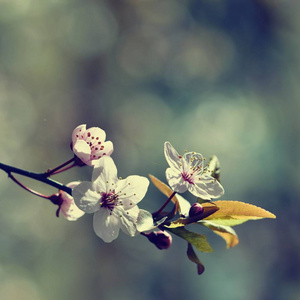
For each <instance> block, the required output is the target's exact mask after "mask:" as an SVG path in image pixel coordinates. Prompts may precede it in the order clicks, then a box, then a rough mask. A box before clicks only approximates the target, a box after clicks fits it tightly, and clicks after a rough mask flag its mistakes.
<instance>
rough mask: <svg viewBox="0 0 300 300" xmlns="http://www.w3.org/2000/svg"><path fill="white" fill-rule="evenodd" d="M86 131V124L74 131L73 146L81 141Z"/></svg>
mask: <svg viewBox="0 0 300 300" xmlns="http://www.w3.org/2000/svg"><path fill="white" fill-rule="evenodd" d="M85 130H86V124H82V125H79V126H77V127H76V128H75V129H74V130H73V133H72V142H73V144H74V143H75V142H76V141H77V140H78V139H81V138H82V137H81V136H82V135H83V133H84V132H85Z"/></svg>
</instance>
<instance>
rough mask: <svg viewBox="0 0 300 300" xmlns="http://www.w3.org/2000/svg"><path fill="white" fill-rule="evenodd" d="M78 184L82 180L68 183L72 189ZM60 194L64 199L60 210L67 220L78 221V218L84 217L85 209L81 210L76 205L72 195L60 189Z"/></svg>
mask: <svg viewBox="0 0 300 300" xmlns="http://www.w3.org/2000/svg"><path fill="white" fill-rule="evenodd" d="M78 184H80V181H73V182H70V183H68V184H67V186H68V187H69V188H71V189H72V188H74V187H75V186H77V185H78ZM59 195H60V198H61V201H62V203H61V205H60V211H61V212H62V214H63V215H64V217H65V218H66V219H67V220H69V221H76V220H77V219H78V218H80V217H82V216H83V215H84V214H85V212H84V211H82V210H80V209H79V208H78V207H77V206H76V204H75V202H74V199H73V197H72V196H71V195H69V194H68V193H66V192H64V191H60V193H59Z"/></svg>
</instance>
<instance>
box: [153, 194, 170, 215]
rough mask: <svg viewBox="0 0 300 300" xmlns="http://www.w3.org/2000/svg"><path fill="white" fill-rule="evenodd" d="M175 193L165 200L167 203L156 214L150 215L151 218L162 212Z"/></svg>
mask: <svg viewBox="0 0 300 300" xmlns="http://www.w3.org/2000/svg"><path fill="white" fill-rule="evenodd" d="M175 194H176V192H173V193H172V195H171V196H170V197H169V198H168V199H167V201H166V202H165V203H164V204H163V206H162V207H161V208H160V209H159V210H158V211H156V212H154V213H153V214H152V216H153V217H154V218H155V217H156V216H158V215H159V214H160V213H161V212H162V210H163V209H164V208H165V207H166V206H167V205H168V204H169V202H170V201H171V200H172V198H173V197H174V196H175Z"/></svg>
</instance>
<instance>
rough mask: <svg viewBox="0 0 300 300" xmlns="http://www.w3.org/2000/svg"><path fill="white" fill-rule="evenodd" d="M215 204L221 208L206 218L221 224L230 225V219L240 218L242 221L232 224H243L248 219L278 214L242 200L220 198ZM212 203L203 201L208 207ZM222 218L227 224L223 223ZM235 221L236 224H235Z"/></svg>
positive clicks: (272, 217)
mask: <svg viewBox="0 0 300 300" xmlns="http://www.w3.org/2000/svg"><path fill="white" fill-rule="evenodd" d="M214 204H215V205H216V206H217V207H218V208H219V210H218V211H216V212H215V213H214V214H212V215H210V216H208V217H207V218H205V220H211V221H213V222H215V221H216V223H218V224H221V225H229V224H230V223H231V222H230V221H228V220H240V221H241V222H232V224H231V226H233V225H238V224H241V223H243V222H245V221H248V220H258V219H263V218H271V219H275V218H276V216H275V215H274V214H272V213H271V212H269V211H267V210H265V209H263V208H261V207H258V206H255V205H252V204H248V203H244V202H240V201H228V200H218V201H214ZM209 205H211V204H209V203H203V204H202V206H203V207H206V206H209ZM222 220H224V221H225V224H222ZM242 220H243V221H242ZM233 223H235V224H233Z"/></svg>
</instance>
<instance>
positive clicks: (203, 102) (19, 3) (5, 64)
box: [0, 0, 300, 300]
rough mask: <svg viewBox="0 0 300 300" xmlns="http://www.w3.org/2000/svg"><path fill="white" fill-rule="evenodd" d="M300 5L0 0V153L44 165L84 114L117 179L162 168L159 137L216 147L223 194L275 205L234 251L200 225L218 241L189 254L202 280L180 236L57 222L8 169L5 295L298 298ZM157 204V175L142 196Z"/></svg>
mask: <svg viewBox="0 0 300 300" xmlns="http://www.w3.org/2000/svg"><path fill="white" fill-rule="evenodd" d="M299 12H300V4H299V2H298V1H296V0H294V1H293V0H280V1H268V0H245V1H240V0H123V1H121V0H119V1H117V0H111V1H108V0H107V1H100V0H98V1H97V0H94V1H93V0H86V1H80V0H44V1H40V0H0V65H1V69H0V107H1V110H0V126H1V147H0V157H1V162H3V163H6V164H12V165H14V166H16V167H20V168H24V169H27V170H32V171H36V172H42V171H45V170H47V169H48V168H52V167H55V166H57V165H59V164H60V163H62V162H64V161H66V160H68V159H70V158H71V157H72V152H71V150H70V148H69V144H70V137H71V133H72V131H73V129H74V128H75V127H76V126H77V125H79V124H87V126H88V127H91V126H99V127H101V128H103V129H104V130H106V132H107V139H108V140H111V141H113V142H114V146H115V152H114V154H113V158H114V160H115V162H116V164H117V166H118V172H119V175H120V176H122V177H126V176H128V175H132V174H139V175H144V176H147V175H148V174H150V173H151V174H153V175H155V176H156V177H158V178H160V179H161V180H165V175H164V172H165V169H166V167H167V163H166V161H165V158H164V155H163V143H164V141H167V140H168V141H170V142H171V143H172V144H173V145H174V147H175V148H176V149H177V150H178V151H179V152H182V151H184V150H195V151H198V152H201V153H202V154H203V155H204V156H206V157H209V156H210V155H212V154H216V155H217V156H218V157H219V159H220V161H221V168H222V169H221V172H222V174H221V179H222V183H223V186H224V188H225V195H224V197H222V199H224V200H240V201H244V202H249V203H252V204H255V205H258V206H261V207H264V208H265V209H267V210H269V211H271V212H273V213H275V214H276V215H277V219H276V220H261V221H256V222H253V221H250V222H247V223H245V224H243V225H241V226H238V227H235V229H236V231H237V233H238V235H239V237H240V244H239V245H238V246H236V247H235V248H233V249H230V250H227V249H225V243H224V241H223V240H221V239H220V238H219V237H218V236H216V235H214V234H213V233H210V232H209V231H207V230H205V229H203V228H197V229H199V231H202V233H204V234H207V236H208V239H209V242H210V243H211V245H212V246H213V248H214V250H215V252H214V253H210V254H201V253H198V254H199V257H200V259H201V260H202V262H203V263H204V265H205V266H206V271H205V273H204V274H203V275H202V276H198V275H197V274H196V267H195V265H194V264H193V263H191V262H190V261H189V260H188V259H187V257H186V255H185V252H186V243H185V242H184V241H183V240H180V239H179V238H177V237H174V239H173V245H172V247H171V248H170V249H169V250H167V251H159V250H158V249H156V248H155V247H154V246H153V245H152V244H150V243H148V242H147V240H146V239H145V238H144V237H142V236H139V237H136V238H129V237H127V236H125V235H124V234H123V233H120V236H119V238H118V239H117V240H116V241H114V242H113V243H111V244H105V243H104V242H102V241H101V240H100V239H99V238H97V236H96V235H95V234H94V232H93V229H92V216H91V215H86V216H84V217H83V218H81V219H80V220H78V221H77V222H68V221H67V220H66V219H64V218H63V217H60V218H56V217H55V211H56V207H55V206H53V205H52V204H51V203H49V202H47V201H46V200H44V199H41V198H37V197H35V196H33V195H30V194H29V193H27V192H25V191H24V190H22V189H21V188H19V187H18V186H16V185H15V184H14V183H13V182H12V181H10V180H9V179H8V178H7V175H6V174H5V173H4V172H2V171H1V172H0V196H1V198H0V199H1V200H0V298H1V299H8V300H14V299H22V300H23V299H30V300H41V299H42V300H44V299H45V300H53V299H66V300H68V299H74V300H79V299H91V300H93V299H103V300H114V299H122V300H127V299H128V300H129V299H130V300H131V299H144V300H152V299H182V298H184V299H206V300H215V299H221V300H223V299H224V300H227V299H231V300H235V299H236V300H240V299H243V300H257V299H288V300H292V299H300V288H299V279H300V249H299V246H300V239H299V225H300V222H299V208H300V201H299V200H300V199H299V159H298V154H299V126H300V121H299V103H300V102H299V96H300V84H299V73H300V72H299V71H300V70H299V62H300V51H299V50H300V49H299V48H300V19H299ZM90 175H91V169H90V168H88V167H86V168H77V169H72V170H70V171H69V172H67V173H65V174H61V175H59V176H56V179H57V180H59V181H62V182H64V183H67V182H69V181H73V180H75V179H76V180H77V179H80V180H89V179H90ZM25 182H26V183H28V184H30V186H32V187H34V188H36V189H39V190H41V191H44V192H46V193H48V194H51V193H54V192H56V191H55V190H53V189H51V188H50V189H49V188H48V187H44V186H41V184H39V183H34V182H29V181H26V180H25ZM185 196H186V197H187V198H188V199H190V200H192V201H193V198H192V197H191V196H189V195H185ZM164 200H165V198H164V196H162V195H161V194H159V193H158V192H157V191H156V190H155V188H154V187H153V185H151V186H150V188H149V192H148V194H147V196H146V198H145V200H143V201H142V202H141V204H140V207H142V208H144V209H148V210H151V211H154V210H155V209H157V208H158V207H160V205H161V204H162V203H163V202H164Z"/></svg>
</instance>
